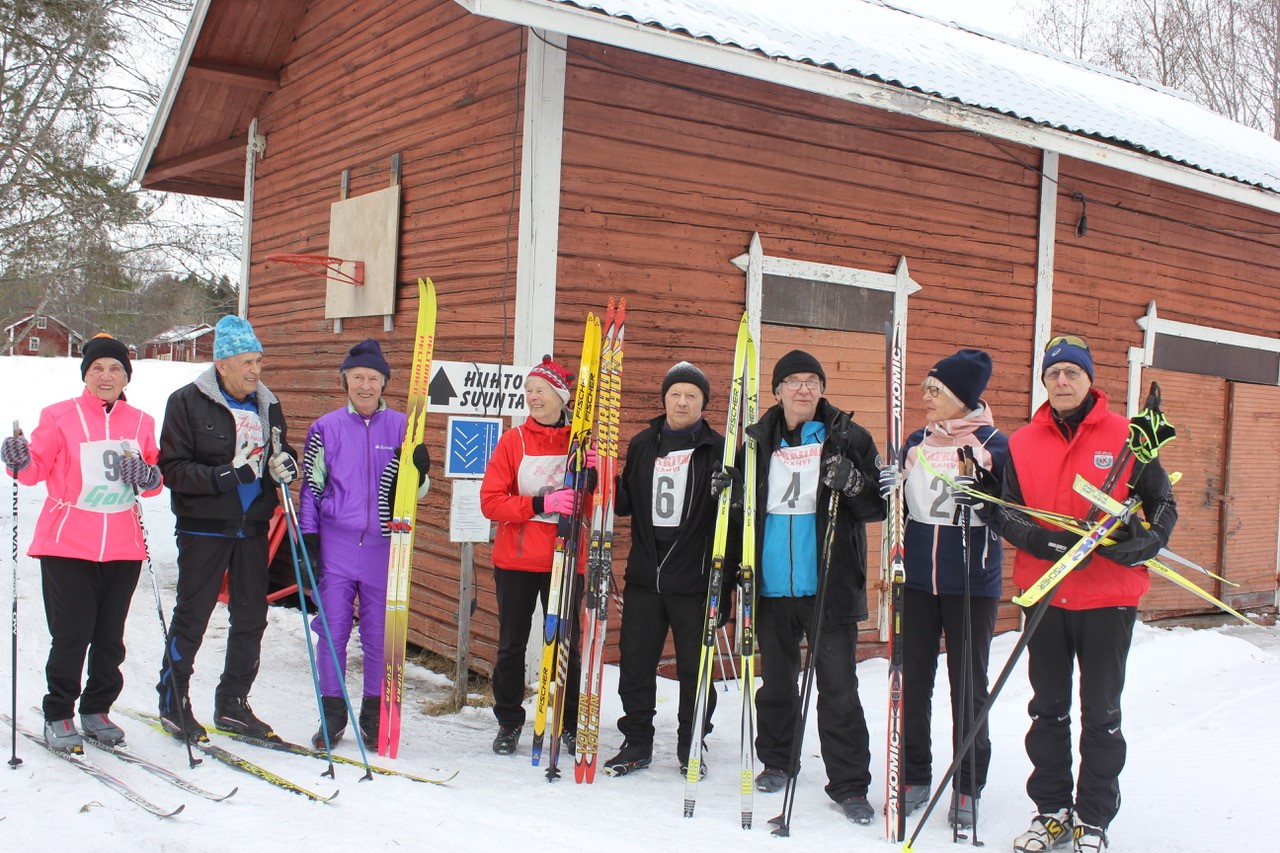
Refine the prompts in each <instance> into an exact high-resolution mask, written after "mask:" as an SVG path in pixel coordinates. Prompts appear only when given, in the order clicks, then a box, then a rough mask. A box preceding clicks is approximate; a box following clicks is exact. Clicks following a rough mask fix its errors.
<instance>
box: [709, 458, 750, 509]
mask: <svg viewBox="0 0 1280 853" xmlns="http://www.w3.org/2000/svg"><path fill="white" fill-rule="evenodd" d="M725 489H729V490H730V491H729V506H731V507H733V508H734V509H741V508H742V490H743V482H742V472H741V471H739V470H738V469H736V468H724V469H721V470H719V471H717V472H715V473H714V474H712V475H711V499H712V500H715V501H718V500H720V495H721V493H723V492H724V490H725Z"/></svg>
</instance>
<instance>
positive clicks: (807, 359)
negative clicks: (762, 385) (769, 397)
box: [773, 349, 827, 394]
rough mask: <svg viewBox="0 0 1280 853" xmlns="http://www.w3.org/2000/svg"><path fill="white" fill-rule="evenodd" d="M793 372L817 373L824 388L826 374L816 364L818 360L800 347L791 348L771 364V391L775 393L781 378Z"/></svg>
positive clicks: (825, 385) (819, 365)
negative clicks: (775, 362)
mask: <svg viewBox="0 0 1280 853" xmlns="http://www.w3.org/2000/svg"><path fill="white" fill-rule="evenodd" d="M793 373H816V374H818V378H819V379H821V380H822V388H823V390H826V387H827V374H826V371H824V370H823V369H822V365H821V364H818V360H817V359H816V358H814V357H813V356H811V355H809V353H807V352H805V351H804V350H802V349H793V350H792V351H791V352H789V353H787V354H786V355H784V356H783V357H782V358H780V359H778V363H777V364H775V365H774V366H773V393H775V394H777V393H778V386H779V385H781V384H782V380H784V379H786V378H787V377H788V376H790V375H791V374H793Z"/></svg>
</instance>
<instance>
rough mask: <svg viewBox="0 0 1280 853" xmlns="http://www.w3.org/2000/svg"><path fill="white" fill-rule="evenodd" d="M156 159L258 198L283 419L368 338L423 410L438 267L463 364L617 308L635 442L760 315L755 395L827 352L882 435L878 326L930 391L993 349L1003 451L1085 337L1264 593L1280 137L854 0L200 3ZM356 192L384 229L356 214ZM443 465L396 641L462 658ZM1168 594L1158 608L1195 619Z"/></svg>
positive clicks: (1192, 509) (723, 371)
mask: <svg viewBox="0 0 1280 853" xmlns="http://www.w3.org/2000/svg"><path fill="white" fill-rule="evenodd" d="M137 177H138V178H139V180H140V181H141V182H142V184H143V185H144V186H146V187H149V188H152V189H157V190H170V191H176V192H187V193H194V194H199V195H207V196H213V197H220V198H232V199H244V201H245V206H246V216H245V229H246V235H247V239H248V245H249V246H250V253H249V257H248V259H247V263H246V269H247V281H246V282H245V283H244V285H243V287H244V288H245V289H246V290H245V291H244V292H242V304H243V305H247V316H248V318H249V319H250V320H251V321H252V322H253V324H254V326H255V328H256V329H257V331H258V333H259V336H260V337H261V339H262V341H263V344H264V346H265V347H266V351H267V353H268V354H269V356H270V360H269V368H268V370H269V372H268V374H267V375H266V377H265V378H266V381H267V382H268V383H269V384H270V385H271V386H272V388H273V389H275V390H276V391H277V392H279V393H280V395H281V397H282V398H283V401H284V409H285V412H286V414H287V416H288V418H289V420H290V426H291V429H293V430H294V431H295V434H297V435H300V434H301V433H302V431H303V430H304V429H305V428H306V427H307V425H308V424H309V423H310V421H311V420H312V419H313V418H315V417H317V416H318V415H320V414H322V413H323V412H324V411H326V410H328V409H331V408H334V407H336V406H337V405H338V404H339V402H340V399H341V397H340V392H339V390H338V387H337V382H336V376H335V371H336V368H337V365H338V364H339V362H340V361H341V358H342V354H343V352H344V351H345V350H346V349H347V348H348V347H349V346H351V344H352V343H353V342H355V341H357V340H359V339H361V338H363V337H366V336H369V335H373V336H377V337H379V338H380V339H381V340H382V341H383V343H384V346H385V348H386V350H387V352H388V355H389V357H390V359H391V361H392V364H393V368H394V369H395V371H397V374H398V376H397V380H393V382H392V384H391V386H390V389H389V390H390V396H391V397H392V398H393V402H395V403H397V404H398V403H400V402H401V401H402V398H401V397H400V396H399V395H402V394H403V389H404V384H403V382H401V381H398V379H399V377H402V376H404V375H405V371H406V369H407V365H408V361H409V356H410V348H411V337H412V335H411V324H412V322H413V320H412V318H413V316H414V312H415V309H416V287H415V282H416V280H417V278H418V277H419V276H431V277H432V278H433V279H434V280H435V284H436V287H437V289H438V291H439V302H440V322H439V326H438V330H437V332H438V335H437V343H436V352H435V356H436V358H437V359H441V360H448V361H453V362H479V363H487V364H509V365H515V366H519V365H528V364H531V363H533V362H535V361H536V360H537V359H538V358H539V357H540V356H541V355H542V354H543V353H544V352H554V353H555V354H556V355H557V356H559V357H561V358H563V359H565V360H567V361H572V360H573V359H574V358H576V354H577V348H578V342H579V339H580V338H579V336H580V330H581V326H582V321H583V318H584V316H585V314H586V312H588V311H592V310H594V311H600V310H602V309H603V307H604V305H605V302H606V300H607V299H609V298H610V297H625V298H626V299H627V302H628V329H627V354H626V360H625V376H624V379H623V386H624V392H623V396H624V407H625V412H624V421H625V422H624V426H623V438H624V440H625V439H626V438H627V437H629V436H630V435H631V434H632V433H634V432H635V431H637V430H638V429H639V428H640V427H641V424H642V422H643V421H644V419H646V418H648V417H650V416H652V415H654V414H656V413H657V412H658V403H659V401H658V389H659V383H660V380H661V377H662V375H663V373H664V372H665V371H666V369H667V368H668V367H669V366H670V365H671V364H672V363H674V362H675V361H678V360H680V359H689V360H692V361H694V362H696V363H698V364H699V365H700V366H702V367H703V368H704V369H705V370H706V372H707V373H708V374H709V376H711V378H712V381H713V383H714V385H715V387H716V388H717V389H726V390H727V385H728V373H729V371H730V361H731V358H732V349H733V336H734V333H735V330H736V327H737V325H738V319H739V317H740V316H741V315H742V313H743V311H744V310H746V311H748V312H749V313H750V316H751V319H752V323H753V325H754V326H756V327H757V329H758V331H759V333H760V338H761V340H762V363H763V365H764V367H763V369H764V373H765V375H766V376H768V375H769V370H770V367H771V366H772V363H773V361H774V360H775V359H776V357H777V356H778V355H779V354H781V353H782V352H785V351H786V350H788V349H790V348H792V347H794V346H802V347H805V348H808V349H809V350H811V351H812V352H814V353H815V354H817V355H818V356H819V357H820V358H821V359H822V360H823V362H824V363H825V365H826V366H827V371H828V374H829V377H830V387H829V396H830V397H832V398H833V400H834V401H835V402H836V403H838V404H840V405H842V406H843V407H846V408H852V409H854V410H855V411H856V412H857V417H858V419H859V420H860V421H861V422H863V423H865V424H867V425H868V426H869V427H870V428H871V429H872V431H873V433H874V434H876V435H877V437H878V439H879V440H880V441H881V446H882V447H883V438H884V409H885V403H884V341H883V328H884V323H885V321H886V320H889V319H894V318H896V319H898V320H901V321H903V322H905V327H906V329H907V334H908V346H907V353H908V360H907V369H908V380H909V383H910V386H911V387H913V388H914V387H917V386H916V383H918V382H919V381H920V380H921V379H922V378H923V376H924V374H925V372H926V370H927V368H928V367H929V366H930V365H932V364H933V362H934V361H936V360H937V359H938V358H940V357H942V356H944V355H947V354H949V353H951V352H954V351H955V350H956V349H957V348H960V347H981V348H984V349H987V350H988V351H990V352H991V353H992V354H993V356H994V358H995V361H996V372H995V376H994V378H993V381H992V384H991V387H990V389H989V391H988V393H987V399H988V401H989V402H990V404H991V405H992V407H993V411H994V413H995V416H996V419H997V423H998V424H999V425H1000V426H1002V427H1003V428H1004V429H1006V430H1007V431H1012V430H1013V429H1016V428H1017V427H1019V426H1021V425H1023V424H1024V423H1025V422H1026V421H1027V419H1028V418H1029V417H1030V414H1031V412H1032V411H1033V408H1034V406H1035V405H1036V404H1038V403H1039V402H1040V401H1041V400H1042V399H1043V389H1042V388H1041V387H1039V385H1038V383H1037V381H1036V373H1037V371H1036V370H1035V369H1034V365H1036V364H1037V360H1038V358H1039V353H1041V351H1042V350H1043V347H1044V345H1045V343H1046V342H1047V340H1048V339H1049V338H1050V336H1051V335H1052V334H1055V333H1062V332H1071V333H1078V334H1083V335H1085V336H1087V337H1089V338H1090V340H1091V341H1092V343H1093V349H1094V353H1095V359H1096V362H1097V364H1098V370H1097V376H1096V380H1097V382H1096V384H1097V385H1098V386H1099V387H1101V388H1102V389H1104V390H1105V391H1107V392H1108V393H1109V394H1110V396H1111V400H1112V406H1113V407H1114V408H1115V409H1117V410H1124V409H1125V408H1126V407H1128V408H1130V409H1133V408H1136V405H1137V404H1138V403H1139V401H1140V398H1141V397H1142V396H1143V394H1144V389H1145V388H1146V386H1147V384H1148V383H1149V382H1150V381H1151V380H1153V379H1158V380H1159V381H1160V382H1161V384H1162V385H1163V387H1164V392H1165V409H1166V411H1167V412H1168V413H1169V416H1170V417H1171V419H1172V420H1173V421H1174V422H1175V423H1176V424H1177V425H1178V427H1179V429H1180V437H1179V439H1178V441H1176V442H1175V443H1173V444H1172V445H1170V446H1169V447H1168V449H1167V456H1166V460H1167V461H1166V464H1167V466H1168V467H1169V468H1170V469H1171V470H1180V471H1182V472H1183V474H1184V478H1183V480H1182V483H1181V485H1180V486H1179V488H1178V493H1179V495H1180V508H1181V513H1182V521H1181V523H1180V525H1179V528H1178V531H1177V533H1176V535H1175V537H1174V541H1173V543H1172V546H1173V548H1174V549H1175V550H1177V551H1179V552H1180V553H1182V554H1184V555H1185V556H1186V557H1188V558H1191V559H1193V560H1194V561H1196V562H1198V563H1199V564H1201V565H1203V566H1205V567H1208V568H1210V569H1212V570H1214V571H1216V572H1218V573H1221V574H1223V575H1225V576H1226V577H1228V578H1230V579H1231V580H1232V581H1235V582H1237V583H1239V584H1240V585H1239V586H1238V587H1230V586H1226V585H1223V584H1221V583H1217V584H1216V585H1214V586H1211V587H1210V589H1211V590H1212V591H1214V592H1216V593H1217V594H1219V595H1221V596H1223V597H1224V598H1226V599H1227V600H1228V601H1229V602H1232V603H1234V604H1235V605H1236V606H1239V607H1247V608H1260V609H1270V608H1274V605H1275V599H1276V568H1277V545H1278V543H1280V517H1278V514H1280V482H1277V480H1276V478H1275V477H1274V476H1272V475H1271V473H1270V466H1267V465H1260V464H1257V461H1256V460H1259V459H1270V458H1273V457H1275V456H1277V455H1280V453H1278V451H1280V389H1278V388H1277V382H1278V381H1280V339H1277V337H1276V329H1277V328H1280V299H1278V298H1277V297H1278V296H1280V142H1276V141H1275V140H1271V139H1269V138H1267V137H1265V136H1264V135H1262V134H1260V133H1257V132H1254V131H1252V130H1249V129H1247V128H1244V127H1241V126H1239V125H1236V124H1234V123H1232V122H1230V121H1228V120H1226V119H1224V118H1221V117H1219V116H1216V115H1214V114H1212V113H1210V112H1208V111H1207V110H1205V109H1203V108H1201V107H1199V106H1197V105H1195V104H1193V103H1191V102H1190V101H1189V100H1188V99H1186V98H1184V97H1183V96H1181V95H1179V94H1178V93H1176V92H1171V91H1168V90H1165V89H1162V88H1160V87H1158V86H1155V85H1152V84H1147V83H1142V82H1139V81H1134V80H1131V79H1127V78H1121V77H1119V76H1117V75H1113V74H1110V73H1107V72H1104V71H1100V70H1098V69H1095V68H1091V67H1087V66H1085V65H1083V64H1081V63H1077V62H1073V61H1070V60H1067V59H1064V58H1062V57H1059V56H1051V55H1047V54H1045V53H1042V52H1039V51H1036V50H1033V49H1030V48H1028V47H1026V46H1023V45H1019V44H1016V43H1012V42H1009V41H1004V40H1001V39H998V38H993V37H991V36H987V35H984V34H980V33H976V32H971V31H967V30H965V29H963V28H960V27H957V26H955V25H951V24H947V23H943V22H939V21H936V20H933V19H929V18H925V17H921V16H919V15H915V14H912V13H910V12H906V11H902V10H899V9H894V8H892V7H890V6H886V5H882V4H880V3H876V2H870V0H866V1H865V2H862V0H848V2H846V3H843V4H830V3H818V2H814V0H795V1H794V2H788V3H777V2H742V1H741V0H737V2H735V0H665V1H664V2H656V0H579V2H570V0H406V2H401V3H371V2H342V1H341V0H315V2H309V3H303V2H281V3H258V2H252V0H198V2H197V3H196V5H195V10H194V13H193V17H192V21H191V24H190V28H189V30H188V32H187V36H186V40H185V41H184V43H183V47H182V51H181V55H180V57H179V59H178V62H177V66H176V68H175V70H174V72H173V75H172V78H171V80H170V82H169V86H168V89H167V91H166V93H165V97H164V99H163V100H162V103H161V107H160V111H159V113H158V115H157V117H156V120H155V123H154V125H153V128H152V131H151V133H150V136H149V138H148V140H147V144H146V147H145V150H144V152H143V156H142V158H141V160H140V162H139V166H138V170H137ZM388 191H391V192H390V195H388V196H384V195H375V194H385V193H387V192H388ZM388 198H389V199H390V201H387V199H388ZM361 200H365V201H367V202H368V204H369V205H370V209H372V210H375V211H376V215H371V216H369V217H368V221H369V222H368V223H366V224H370V223H372V224H370V228H372V227H373V224H377V226H378V227H379V228H382V229H383V232H387V233H383V232H379V233H380V234H381V237H378V238H377V239H375V235H373V234H371V233H369V234H366V233H361V232H360V231H359V229H358V228H356V227H354V226H353V224H352V222H351V220H350V219H349V218H347V219H344V218H343V216H341V215H339V211H340V207H341V206H339V207H335V204H334V203H335V202H339V201H343V202H344V205H345V203H346V202H350V201H356V202H361ZM357 218H358V217H357ZM375 220H376V223H375V222H374V221H375ZM388 235H389V236H388ZM379 239H380V240H382V242H381V243H379V242H378V240H379ZM335 247H338V248H339V249H341V251H338V250H336V249H335ZM279 253H312V254H320V255H337V256H340V257H344V258H346V259H347V260H348V261H356V260H360V261H366V262H368V267H367V268H366V269H365V273H366V281H365V284H364V285H363V287H365V288H368V290H367V291H364V292H362V294H356V297H357V301H358V299H359V298H363V295H364V294H374V293H375V291H376V290H377V288H378V285H377V280H378V279H380V278H386V280H387V281H389V282H390V286H389V289H390V291H391V293H390V295H391V296H393V297H394V300H393V302H392V303H390V304H392V305H393V307H391V308H390V309H389V310H388V309H383V310H382V311H377V310H374V311H369V312H366V313H365V314H363V315H360V314H359V313H358V312H355V311H350V310H348V311H346V312H345V313H343V311H342V310H341V309H339V308H338V307H337V303H338V302H339V301H341V299H342V298H347V297H350V296H351V295H352V294H355V290H352V289H347V290H343V289H342V287H341V286H340V285H338V284H337V283H336V282H335V281H334V280H330V281H329V282H325V281H323V280H321V279H320V278H317V277H315V276H309V275H307V274H305V273H303V272H300V271H297V270H295V269H294V268H293V267H291V266H289V265H287V264H283V263H278V262H268V261H267V258H268V256H269V255H273V254H279ZM378 264H382V265H383V266H384V267H387V266H389V272H388V271H387V270H385V269H384V270H382V271H380V272H375V270H374V267H376V266H377V265H378ZM347 266H348V267H351V266H352V265H347ZM389 327H390V328H391V329H392V330H391V331H388V330H387V329H388V328H389ZM725 396H726V394H725V393H717V394H716V395H715V398H714V399H713V401H712V405H711V409H710V413H709V417H710V418H711V419H712V422H713V423H715V422H722V419H723V417H724V403H725ZM766 397H767V395H766ZM767 402H772V400H771V399H769V400H767ZM907 402H908V407H907V415H908V425H909V426H910V427H912V428H914V426H918V425H919V424H920V423H922V422H923V420H922V417H923V415H922V407H921V403H920V400H919V399H918V395H915V394H909V395H908V398H907ZM444 421H445V419H444V418H443V417H437V418H433V420H432V422H431V426H430V431H429V439H428V440H429V442H430V443H431V444H432V451H433V456H434V457H435V458H436V459H440V458H442V456H443V441H444V433H445V423H444ZM435 482H436V484H437V485H436V486H434V487H433V489H432V491H431V494H430V497H429V498H428V500H427V508H426V511H425V517H426V518H427V519H432V520H438V521H439V524H435V525H430V529H429V530H428V535H426V536H424V537H421V538H420V539H419V540H418V541H419V546H418V547H419V552H418V555H417V561H416V573H415V576H414V588H413V607H412V611H413V618H412V620H411V639H412V640H413V641H414V642H417V643H420V644H422V645H424V646H427V647H430V648H432V649H435V650H437V651H441V652H444V653H446V654H450V653H451V652H452V650H453V647H454V642H455V640H454V635H455V634H454V632H455V624H456V622H455V620H456V612H457V609H458V601H457V599H458V580H457V578H458V562H459V548H458V546H457V545H456V544H451V543H450V542H449V540H448V535H447V524H446V520H447V519H448V517H449V511H450V496H451V491H452V482H451V481H449V480H448V479H447V478H445V477H436V478H435ZM873 535H876V536H878V530H876V531H873ZM618 550H619V551H620V553H621V554H625V553H626V537H625V535H624V536H623V537H622V541H621V542H620V546H619V549H618ZM476 560H477V564H478V571H477V575H478V577H479V579H480V582H479V588H480V608H479V611H478V613H477V616H476V625H475V641H474V646H473V648H474V649H475V651H476V652H477V654H478V656H479V658H480V659H481V665H484V662H487V661H491V660H492V654H493V645H494V637H495V624H494V615H493V613H494V601H493V597H492V585H491V581H490V580H489V577H488V575H487V573H486V572H485V571H483V568H484V567H485V566H487V565H488V560H489V554H488V548H487V547H486V546H480V547H479V548H477V551H476ZM1010 563H1011V561H1010ZM617 573H618V576H619V578H620V577H621V566H620V565H619V566H618V567H617ZM1195 577H1196V579H1197V580H1206V578H1204V576H1202V575H1196V576H1195ZM1154 583H1155V586H1154V587H1153V591H1152V593H1151V594H1150V595H1149V596H1148V597H1147V598H1146V599H1145V601H1144V610H1145V614H1144V615H1146V616H1147V617H1152V616H1158V615H1163V614H1172V613H1194V612H1202V611H1204V610H1206V609H1207V608H1206V606H1205V605H1204V604H1203V603H1202V602H1201V601H1200V600H1199V599H1196V598H1194V597H1192V596H1191V595H1189V594H1187V593H1186V592H1183V591H1181V590H1178V589H1176V588H1174V587H1173V586H1171V585H1167V584H1165V583H1164V582H1163V581H1160V580H1158V579H1157V580H1155V581H1154ZM1006 586H1007V589H1006V592H1008V593H1012V591H1013V590H1012V589H1011V588H1009V586H1008V585H1006ZM877 598H878V596H877V595H875V594H873V597H872V604H873V606H875V605H876V604H877V603H878V602H877V600H876V599H877ZM1014 619H1015V616H1014V613H1013V610H1012V608H1008V609H1007V610H1006V612H1005V614H1004V617H1003V621H1002V624H1003V625H1006V626H1012V625H1013V624H1014ZM879 627H880V626H878V625H876V624H875V623H874V622H871V623H868V624H867V625H866V630H865V631H864V639H866V640H869V641H871V640H874V639H876V637H877V635H878V629H879Z"/></svg>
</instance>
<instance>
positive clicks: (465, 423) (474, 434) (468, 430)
mask: <svg viewBox="0 0 1280 853" xmlns="http://www.w3.org/2000/svg"><path fill="white" fill-rule="evenodd" d="M501 434H502V419H501V418H449V427H448V431H447V432H446V433H445V444H444V475H445V476H446V477H465V478H470V479H478V478H480V477H483V476H484V469H485V467H486V466H487V465H488V464H489V457H490V456H492V455H493V449H494V447H496V446H497V444H498V436H499V435H501Z"/></svg>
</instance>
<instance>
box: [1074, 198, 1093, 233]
mask: <svg viewBox="0 0 1280 853" xmlns="http://www.w3.org/2000/svg"><path fill="white" fill-rule="evenodd" d="M1071 200H1072V201H1078V202H1080V218H1079V219H1077V220H1076V236H1077V237H1083V236H1084V235H1086V234H1088V233H1089V213H1088V211H1087V210H1086V209H1085V202H1086V201H1088V199H1086V198H1085V197H1084V193H1072V195H1071Z"/></svg>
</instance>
